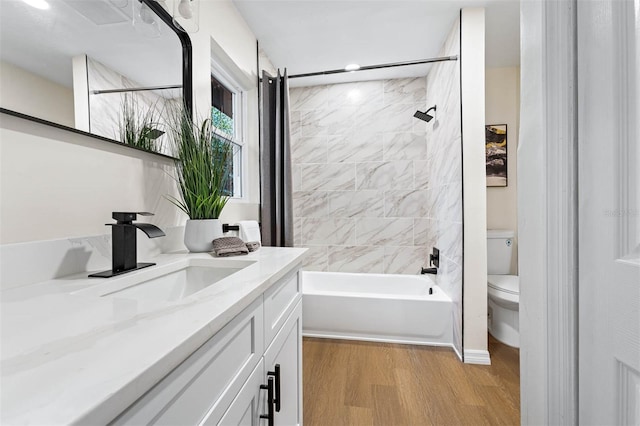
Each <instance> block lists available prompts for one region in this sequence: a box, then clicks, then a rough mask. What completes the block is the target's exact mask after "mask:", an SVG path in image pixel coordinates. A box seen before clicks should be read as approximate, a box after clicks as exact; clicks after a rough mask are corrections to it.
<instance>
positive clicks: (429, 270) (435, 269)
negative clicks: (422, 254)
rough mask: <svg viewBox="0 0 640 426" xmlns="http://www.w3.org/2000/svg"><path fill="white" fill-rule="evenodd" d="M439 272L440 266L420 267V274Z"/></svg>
mask: <svg viewBox="0 0 640 426" xmlns="http://www.w3.org/2000/svg"><path fill="white" fill-rule="evenodd" d="M437 273H438V268H420V274H421V275H424V274H433V275H436V274H437Z"/></svg>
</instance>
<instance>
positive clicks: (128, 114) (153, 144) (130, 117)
mask: <svg viewBox="0 0 640 426" xmlns="http://www.w3.org/2000/svg"><path fill="white" fill-rule="evenodd" d="M160 115H161V114H160V113H159V112H158V111H157V109H156V107H155V106H153V107H152V108H150V109H145V108H142V107H141V106H139V105H138V100H137V98H136V97H134V96H128V95H127V94H125V95H124V97H123V99H122V102H121V113H120V117H119V119H118V133H119V137H120V142H122V143H124V144H127V145H131V146H133V147H136V148H140V149H144V150H147V151H153V152H162V144H161V142H160V139H159V138H160V136H162V135H163V134H164V132H163V131H162V130H160V129H159V127H161V124H160Z"/></svg>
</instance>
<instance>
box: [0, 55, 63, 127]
mask: <svg viewBox="0 0 640 426" xmlns="http://www.w3.org/2000/svg"><path fill="white" fill-rule="evenodd" d="M0 106H1V107H2V108H6V109H10V110H12V111H17V112H21V113H23V114H27V115H31V116H34V117H38V118H42V119H43V120H48V121H52V122H54V123H58V124H62V125H64V126H69V127H74V115H73V90H72V89H71V88H68V87H64V86H62V85H60V84H58V83H54V82H53V81H51V80H47V79H45V78H42V77H40V76H39V75H36V74H33V73H31V72H29V71H27V70H24V69H22V68H20V67H17V66H15V65H12V64H10V63H8V62H0Z"/></svg>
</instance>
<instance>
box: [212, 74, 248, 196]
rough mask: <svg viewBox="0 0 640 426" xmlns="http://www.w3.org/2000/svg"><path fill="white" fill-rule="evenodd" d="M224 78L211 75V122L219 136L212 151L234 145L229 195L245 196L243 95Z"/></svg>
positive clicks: (229, 165) (229, 177)
mask: <svg viewBox="0 0 640 426" xmlns="http://www.w3.org/2000/svg"><path fill="white" fill-rule="evenodd" d="M221 80H222V78H216V76H214V75H213V74H212V75H211V122H212V124H213V127H214V133H215V135H216V137H215V138H214V140H213V141H212V148H213V149H214V150H215V149H220V148H221V147H222V144H227V143H229V144H231V147H232V151H233V157H232V158H230V159H229V164H228V169H227V170H228V179H227V182H226V191H225V193H226V195H229V196H230V197H234V198H240V197H242V162H243V159H242V147H243V145H244V140H243V131H242V112H243V109H242V107H243V105H242V100H243V96H242V92H240V91H233V90H231V89H229V87H232V86H231V85H225V84H224V83H223V82H222V81H221Z"/></svg>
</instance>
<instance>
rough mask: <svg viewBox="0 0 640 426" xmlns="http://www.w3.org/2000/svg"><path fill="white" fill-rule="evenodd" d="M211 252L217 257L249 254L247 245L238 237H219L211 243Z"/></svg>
mask: <svg viewBox="0 0 640 426" xmlns="http://www.w3.org/2000/svg"><path fill="white" fill-rule="evenodd" d="M212 243H213V251H214V252H215V254H216V256H218V257H228V256H241V255H244V254H249V249H248V248H247V245H246V244H245V243H244V241H242V240H241V239H240V238H238V237H220V238H216V239H215V240H213V241H212Z"/></svg>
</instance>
